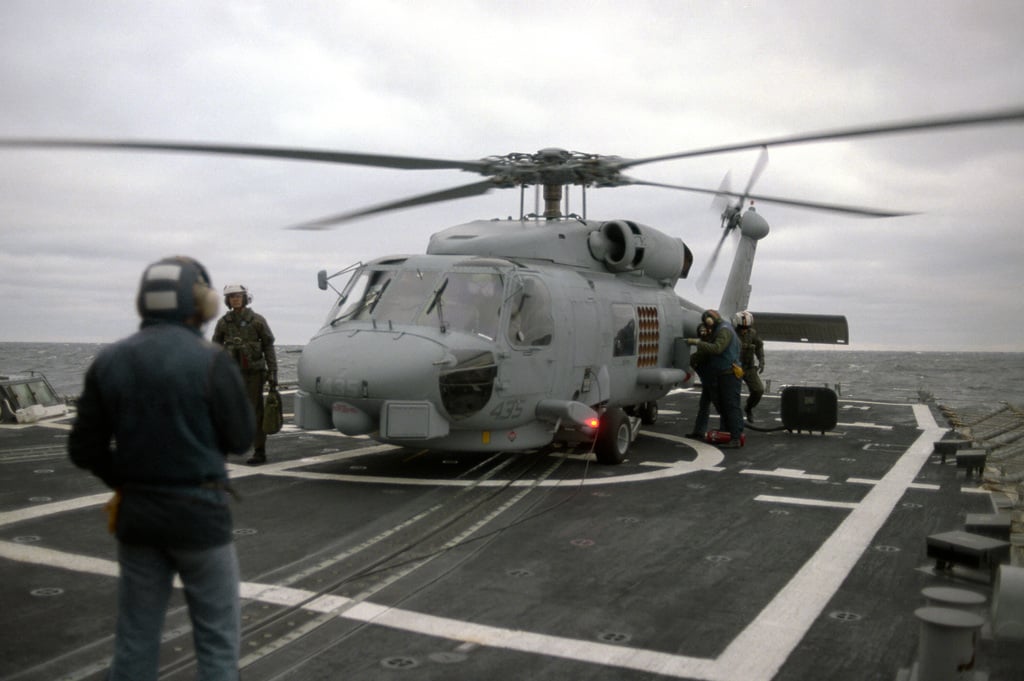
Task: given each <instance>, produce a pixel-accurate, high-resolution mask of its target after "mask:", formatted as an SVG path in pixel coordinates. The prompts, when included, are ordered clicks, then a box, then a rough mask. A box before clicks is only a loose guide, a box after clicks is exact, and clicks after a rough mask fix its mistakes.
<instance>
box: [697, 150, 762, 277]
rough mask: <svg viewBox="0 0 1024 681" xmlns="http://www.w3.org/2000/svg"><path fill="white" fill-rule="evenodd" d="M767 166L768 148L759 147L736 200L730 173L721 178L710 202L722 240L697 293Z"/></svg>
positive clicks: (737, 224) (719, 241)
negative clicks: (716, 212) (718, 220)
mask: <svg viewBox="0 0 1024 681" xmlns="http://www.w3.org/2000/svg"><path fill="white" fill-rule="evenodd" d="M767 165H768V147H766V146H763V147H761V153H760V154H758V157H757V161H756V162H755V163H754V169H753V170H752V171H751V173H750V180H748V181H747V188H746V189H744V190H743V194H742V196H739V197H738V198H734V197H736V195H735V194H733V193H732V190H731V187H730V183H731V172H726V174H725V177H724V178H722V184H721V185H720V186H719V187H718V193H717V194H715V198H714V199H713V200H712V202H711V206H712V208H714V209H715V210H720V211H721V218H722V238H721V239H719V240H718V244H717V245H716V246H715V250H714V251H712V253H711V258H710V259H709V260H708V264H707V266H706V267H705V268H704V271H703V272H701V274H700V277H698V279H697V290H698V291H703V290H704V287H705V286H707V283H708V279H710V278H711V273H712V272H713V271H714V269H715V263H716V262H718V254H719V253H720V252H721V250H722V244H724V243H725V240H726V238H727V237H728V236H729V234H730V233H731V232H733V231H734V230H735V229H736V228H738V227H740V226H741V224H742V222H743V208H744V207H745V205H746V203H747V200H748V198H749V197H750V191H751V189H753V188H754V183H755V182H757V179H758V178H759V177H761V173H763V172H764V169H765V167H766V166H767Z"/></svg>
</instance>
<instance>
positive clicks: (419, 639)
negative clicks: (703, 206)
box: [0, 391, 1024, 681]
mask: <svg viewBox="0 0 1024 681" xmlns="http://www.w3.org/2000/svg"><path fill="white" fill-rule="evenodd" d="M696 402H697V395H696V393H695V392H692V391H682V392H679V393H676V394H673V395H671V396H670V397H668V398H666V399H665V400H662V401H661V403H660V405H661V413H660V416H659V419H658V423H657V424H655V425H654V426H650V427H645V428H644V429H643V430H642V431H641V434H640V436H639V438H638V439H637V441H636V442H635V443H634V445H633V448H632V450H631V452H630V455H629V459H628V460H627V461H626V462H625V463H624V464H622V465H621V466H602V465H599V464H597V463H596V462H594V461H593V460H592V457H591V456H589V455H587V454H586V453H585V452H583V453H581V452H564V451H547V452H540V453H530V454H499V455H496V456H490V457H487V456H482V455H468V454H452V453H449V454H441V453H426V452H419V451H416V450H411V449H400V448H394V447H390V446H385V445H380V444H377V443H374V442H372V441H370V440H366V439H357V438H348V437H344V436H341V435H339V434H337V433H321V432H317V433H312V432H302V431H298V430H296V429H294V428H293V427H292V426H291V425H290V424H289V423H286V426H285V429H284V430H283V431H282V432H281V433H280V434H278V435H275V436H272V437H271V438H270V440H269V443H268V455H269V457H270V464H269V465H266V466H262V467H258V468H253V467H248V466H245V465H244V464H241V465H239V464H238V463H236V464H234V465H232V467H231V475H232V478H233V481H234V485H235V487H236V488H237V489H238V491H239V493H240V495H241V497H242V500H241V501H240V502H238V503H236V504H235V505H234V509H233V510H234V514H235V528H236V530H235V534H236V544H237V548H238V553H239V559H240V562H241V568H242V580H243V584H242V595H243V599H244V601H243V610H242V615H243V623H242V624H243V634H244V638H243V643H242V647H243V650H242V656H243V659H242V677H243V678H244V679H246V681H259V680H265V679H340V678H354V679H395V680H402V681H415V680H419V679H438V678H445V679H480V678H498V679H525V678H529V679H559V680H563V679H616V680H634V679H671V678H677V679H706V680H709V681H712V680H730V681H731V680H742V681H768V680H770V679H776V680H778V681H797V680H804V679H830V680H832V681H844V680H849V681H855V680H856V681H864V680H865V679H896V677H897V675H898V674H899V673H900V671H901V670H905V669H907V668H909V667H910V666H911V664H912V663H913V662H914V660H915V657H916V653H917V643H918V636H919V624H918V621H917V620H916V618H915V617H914V614H913V613H914V610H915V609H916V608H918V607H921V606H922V605H924V597H923V595H922V594H921V591H922V589H924V588H926V587H929V586H957V587H961V588H967V589H970V590H973V591H976V592H978V593H980V594H983V595H984V596H986V597H988V598H990V597H991V584H990V583H989V581H988V579H987V578H986V576H985V575H980V574H975V573H972V572H970V571H968V570H963V569H954V570H953V571H951V572H936V571H935V570H934V569H933V562H932V561H930V560H929V559H928V558H927V557H926V554H925V551H926V541H925V540H926V537H927V536H928V535H930V534H934V533H936V532H943V531H948V530H955V529H963V524H964V519H965V517H966V515H967V514H968V513H989V512H992V511H993V503H992V500H991V498H990V496H989V494H988V493H986V492H984V491H983V490H979V489H978V488H977V487H976V481H974V480H967V479H965V474H964V472H963V471H962V470H958V469H957V468H956V465H955V461H952V460H950V461H948V462H947V463H946V464H941V463H940V461H939V457H938V456H937V455H933V454H932V452H933V443H934V442H935V441H936V440H938V439H940V438H941V437H942V435H943V433H944V432H945V430H946V424H945V423H944V422H943V421H942V420H941V417H940V416H938V415H937V414H938V412H937V411H934V410H933V409H932V408H930V407H929V406H928V405H911V404H895V403H894V404H883V403H866V402H851V401H842V400H841V401H840V415H839V425H838V426H837V428H836V429H835V430H834V431H832V432H830V433H828V434H826V435H821V434H808V433H802V434H795V433H788V432H785V431H776V432H757V431H749V430H748V432H747V446H746V447H744V448H742V449H738V450H724V451H720V450H718V449H717V448H716V447H713V446H711V445H707V444H704V443H699V442H695V441H693V440H687V439H684V438H683V437H682V435H683V434H684V433H686V432H688V431H689V430H690V425H691V424H692V422H693V414H694V412H695V410H696ZM778 405H779V402H778V399H776V398H772V397H771V396H766V398H765V400H764V401H763V402H762V404H761V406H760V408H759V409H758V414H757V415H758V416H759V421H758V422H757V423H756V425H757V426H759V427H762V428H771V427H778V426H779V425H780V424H779V422H778V416H779V414H778ZM286 406H287V405H286ZM714 422H715V421H714V418H713V420H712V423H714ZM68 427H69V426H68V421H66V420H65V421H63V422H56V423H48V424H45V425H34V426H0V598H2V603H3V611H4V613H5V615H6V616H5V617H4V618H2V620H0V622H2V623H0V650H2V652H3V654H2V655H0V678H2V679H6V680H10V681H15V680H17V681H30V680H31V681H37V680H38V681H43V680H45V681H55V680H58V679H68V680H71V679H74V680H79V679H85V680H93V679H101V678H103V675H104V671H105V669H106V667H107V664H108V662H109V656H110V652H111V649H112V632H113V629H114V616H115V611H116V603H115V598H116V574H117V563H116V546H115V541H114V539H113V538H112V537H111V536H110V535H109V534H108V533H107V531H106V527H105V518H104V515H103V513H102V505H103V503H104V502H105V501H106V499H107V498H108V497H109V493H108V491H107V490H106V489H105V488H104V487H103V485H102V484H101V483H99V482H98V481H96V480H94V479H93V478H92V477H91V476H90V475H89V474H87V473H86V472H84V471H81V470H79V469H76V468H75V467H74V466H73V465H72V464H71V463H70V461H69V460H68V458H67V455H66V452H65V439H66V437H67V429H68ZM233 461H238V462H239V463H240V461H239V460H237V459H236V460H233ZM987 630H988V627H986V628H985V629H983V630H982V632H981V637H980V639H979V641H978V643H977V652H978V655H977V662H976V669H978V670H982V671H985V672H987V673H988V675H989V678H990V679H991V680H992V681H999V680H1004V681H1020V680H1021V679H1024V652H1021V648H1022V647H1021V646H1020V645H1019V642H1005V641H999V640H994V639H993V638H992V637H991V635H990V634H987V633H986V632H987ZM191 650H192V644H191V632H190V629H189V625H188V617H187V611H186V610H185V607H184V600H183V598H182V597H181V594H180V592H176V593H175V596H174V599H173V601H172V607H171V610H170V612H169V613H168V618H167V623H166V626H165V642H164V649H163V659H162V665H163V669H162V674H161V678H165V679H190V678H194V677H195V667H194V663H193V658H192V652H191Z"/></svg>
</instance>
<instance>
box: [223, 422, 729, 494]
mask: <svg viewBox="0 0 1024 681" xmlns="http://www.w3.org/2000/svg"><path fill="white" fill-rule="evenodd" d="M641 434H642V435H645V436H647V437H654V438H659V439H662V440H668V441H670V442H677V443H679V444H683V445H686V446H687V447H689V448H691V449H693V450H695V451H696V452H697V457H696V458H695V459H694V460H693V461H684V460H679V461H674V462H669V463H660V462H641V463H640V464H639V465H641V466H649V467H652V468H660V470H653V471H646V472H642V473H632V474H629V475H615V476H610V477H607V478H574V479H561V480H544V481H541V482H540V483H539V484H538V483H537V482H536V481H533V480H514V481H510V480H505V479H498V478H495V479H491V480H483V481H479V480H477V481H474V480H460V479H452V478H403V477H391V476H375V475H346V474H344V473H320V472H315V471H304V470H293V469H298V468H303V467H306V466H309V465H310V464H315V463H327V462H331V461H341V460H344V459H350V458H354V457H356V456H362V455H364V454H373V453H377V452H382V451H387V450H389V449H397V447H394V446H393V445H377V446H373V447H364V448H362V449H355V450H351V451H347V452H332V453H330V454H324V455H322V456H317V457H305V458H303V459H299V460H295V461H281V462H276V463H269V464H264V465H262V466H245V465H240V464H229V466H228V468H229V469H230V471H231V477H232V478H233V479H238V478H244V477H248V476H251V475H273V476H278V477H290V478H299V479H303V480H333V481H336V482H358V483H364V484H382V485H412V486H421V487H468V486H470V485H475V486H478V487H506V486H507V487H533V486H538V487H572V486H584V487H595V486H599V485H601V486H603V485H621V484H626V483H632V482H643V481H646V480H662V479H665V478H673V477H676V476H679V475H686V474H688V473H693V472H695V471H701V470H716V467H717V466H718V464H719V463H721V462H722V460H723V459H724V458H725V455H724V454H722V452H721V450H719V449H718V448H717V447H712V446H711V445H709V444H707V443H705V442H700V441H698V440H690V439H687V438H683V437H679V436H677V435H668V434H665V433H652V432H647V431H642V433H641ZM717 470H720V469H717Z"/></svg>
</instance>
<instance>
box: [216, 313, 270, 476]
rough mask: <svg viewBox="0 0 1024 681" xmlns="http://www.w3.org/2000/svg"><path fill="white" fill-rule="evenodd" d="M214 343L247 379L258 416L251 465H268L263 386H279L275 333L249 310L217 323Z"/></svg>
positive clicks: (251, 399) (260, 317)
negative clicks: (266, 462)
mask: <svg viewBox="0 0 1024 681" xmlns="http://www.w3.org/2000/svg"><path fill="white" fill-rule="evenodd" d="M213 342H214V343H219V344H221V345H223V346H224V349H225V350H227V352H228V354H230V355H231V356H232V357H233V358H234V360H235V361H236V362H237V363H238V367H239V368H240V369H241V370H242V377H243V378H244V379H245V389H246V393H247V394H248V395H249V402H251V403H252V407H253V410H254V411H255V412H256V437H255V439H254V441H253V447H254V450H255V451H254V456H253V459H252V460H250V461H254V462H256V463H262V462H263V461H266V448H267V435H266V433H264V432H263V427H262V424H263V384H264V383H265V382H267V380H268V379H269V380H270V383H271V385H277V355H276V354H275V353H274V333H273V332H272V331H271V330H270V325H269V324H267V320H266V319H264V318H263V316H262V315H259V314H256V313H255V312H253V311H252V310H251V309H249V308H248V307H243V308H242V309H240V310H229V311H228V312H227V313H226V314H225V315H224V316H223V317H221V318H220V319H219V320H218V321H217V327H216V328H215V329H214V330H213Z"/></svg>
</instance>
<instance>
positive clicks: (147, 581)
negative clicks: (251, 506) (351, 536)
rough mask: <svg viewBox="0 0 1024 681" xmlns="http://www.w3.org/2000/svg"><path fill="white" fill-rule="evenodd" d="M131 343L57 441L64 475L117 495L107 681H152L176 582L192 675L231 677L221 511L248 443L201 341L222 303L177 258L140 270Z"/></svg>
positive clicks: (221, 360)
mask: <svg viewBox="0 0 1024 681" xmlns="http://www.w3.org/2000/svg"><path fill="white" fill-rule="evenodd" d="M136 303H137V307H138V311H139V314H140V315H141V317H142V325H141V328H140V329H139V331H138V332H136V333H135V334H133V335H132V336H129V337H128V338H125V339H123V340H121V341H118V342H117V343H114V344H112V345H109V346H107V347H105V348H103V349H102V350H101V351H100V353H99V354H98V355H97V357H96V359H95V360H94V361H93V363H92V365H91V366H90V367H89V369H88V371H87V373H86V376H85V387H84V390H83V392H82V395H81V397H80V398H79V400H78V415H77V418H76V420H75V423H74V425H73V427H72V430H71V433H70V435H69V437H68V452H69V454H70V456H71V460H72V461H73V462H74V463H75V465H77V466H79V467H81V468H86V469H88V470H90V471H92V473H93V474H95V475H96V476H97V477H99V478H100V479H101V480H103V482H105V483H106V484H107V485H109V486H110V487H111V488H113V489H114V490H115V496H114V499H113V500H112V502H111V504H109V505H108V511H109V512H110V513H111V518H110V520H111V526H112V528H113V529H114V531H115V532H116V535H117V539H118V563H119V566H120V574H121V576H120V580H119V583H118V615H117V630H116V637H115V643H114V657H113V661H112V662H111V668H110V675H109V676H108V677H107V678H108V679H109V680H110V681H124V680H127V679H131V680H132V681H148V680H151V679H152V680H155V679H156V678H157V667H158V664H159V652H160V638H161V629H162V628H163V620H164V613H165V611H166V609H167V603H168V599H169V598H170V594H171V588H172V584H173V580H174V576H175V574H177V575H179V576H180V577H181V581H182V583H183V585H184V588H185V596H186V600H187V602H188V606H189V616H190V617H191V619H192V626H193V630H194V640H195V643H196V645H195V648H196V657H197V662H198V666H199V676H200V678H202V679H211V680H212V679H217V680H221V679H223V680H224V681H227V680H228V679H231V680H232V681H236V680H237V678H238V652H239V640H240V623H239V613H240V606H239V572H238V558H237V555H236V553H235V546H234V544H233V543H232V528H231V511H230V509H229V507H228V494H227V468H226V465H225V456H226V455H227V454H244V453H245V452H246V451H247V450H248V448H249V446H250V445H251V444H252V434H253V429H254V426H255V421H254V416H253V412H252V408H251V407H250V406H249V402H248V400H247V399H246V396H245V388H244V386H243V384H242V377H241V375H240V374H239V371H238V367H237V366H236V365H235V363H234V362H233V361H232V360H231V357H230V356H229V355H228V354H227V353H225V352H224V351H223V349H222V348H220V347H219V346H217V345H214V344H213V343H210V342H208V341H206V340H204V339H203V337H202V335H201V328H202V325H203V323H205V322H206V321H208V320H210V319H212V318H213V317H214V316H215V315H216V313H217V308H218V306H219V303H220V297H219V296H218V295H217V293H216V292H215V291H213V290H212V289H211V288H210V280H209V276H208V275H207V273H206V270H205V269H204V268H203V266H202V265H200V264H199V263H198V262H196V261H195V260H192V259H191V258H185V257H180V256H178V257H171V258H165V259H163V260H161V261H159V262H156V263H154V264H152V265H150V266H149V267H147V268H146V270H145V272H144V273H143V275H142V282H141V284H140V287H139V293H138V298H137V301H136Z"/></svg>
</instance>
